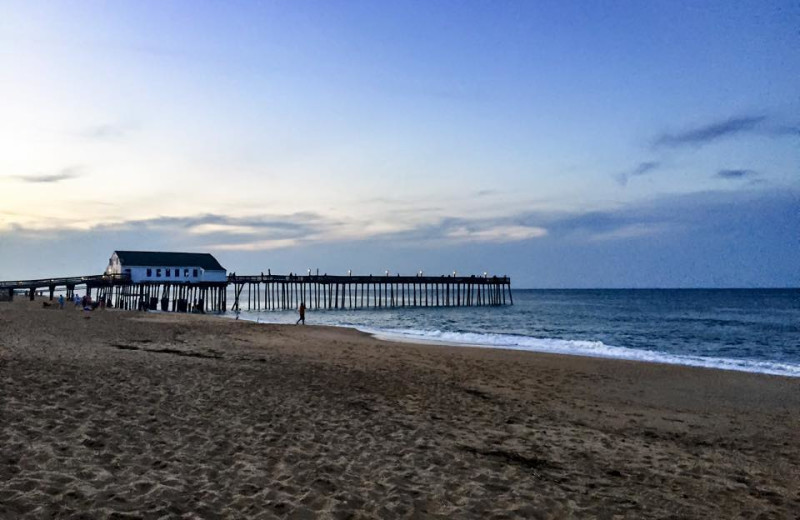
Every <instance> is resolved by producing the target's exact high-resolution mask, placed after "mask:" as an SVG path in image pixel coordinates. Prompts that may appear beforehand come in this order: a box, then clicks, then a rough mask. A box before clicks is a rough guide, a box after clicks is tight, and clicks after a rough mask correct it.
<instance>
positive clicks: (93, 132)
mask: <svg viewBox="0 0 800 520" xmlns="http://www.w3.org/2000/svg"><path fill="white" fill-rule="evenodd" d="M136 128H137V125H135V124H133V123H106V124H102V125H95V126H90V127H88V128H86V129H85V130H84V131H82V132H81V135H82V136H83V137H85V138H87V139H94V140H98V141H116V140H118V139H122V138H124V137H126V136H127V135H129V134H130V133H131V132H132V131H133V130H135V129H136Z"/></svg>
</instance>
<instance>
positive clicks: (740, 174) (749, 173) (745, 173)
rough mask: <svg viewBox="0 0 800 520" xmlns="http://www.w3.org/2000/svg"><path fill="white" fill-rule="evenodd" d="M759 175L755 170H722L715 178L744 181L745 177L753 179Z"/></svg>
mask: <svg viewBox="0 0 800 520" xmlns="http://www.w3.org/2000/svg"><path fill="white" fill-rule="evenodd" d="M755 175H758V173H756V172H755V171H753V170H720V171H718V172H717V173H716V174H715V175H714V177H716V178H718V179H743V178H745V177H753V176H755Z"/></svg>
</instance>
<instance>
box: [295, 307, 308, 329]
mask: <svg viewBox="0 0 800 520" xmlns="http://www.w3.org/2000/svg"><path fill="white" fill-rule="evenodd" d="M297 312H299V313H300V317H299V318H297V321H296V322H294V324H295V325H297V324H298V323H300V322H301V321H302V322H303V325H305V324H306V302H300V307H298V308H297Z"/></svg>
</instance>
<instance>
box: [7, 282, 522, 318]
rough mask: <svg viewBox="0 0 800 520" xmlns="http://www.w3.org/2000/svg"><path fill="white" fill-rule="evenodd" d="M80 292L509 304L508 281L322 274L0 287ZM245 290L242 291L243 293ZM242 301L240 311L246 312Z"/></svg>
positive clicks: (161, 298) (116, 300)
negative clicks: (230, 290)
mask: <svg viewBox="0 0 800 520" xmlns="http://www.w3.org/2000/svg"><path fill="white" fill-rule="evenodd" d="M79 286H80V287H83V288H84V292H85V294H86V295H88V296H90V297H91V298H92V299H93V300H94V301H97V302H100V301H102V302H103V303H104V304H105V305H107V306H109V307H115V308H120V309H127V310H161V311H172V312H192V311H196V312H225V311H227V310H228V293H229V291H228V287H229V286H230V287H231V288H232V292H233V301H232V306H231V310H233V311H240V310H245V309H246V310H257V311H262V310H264V311H267V310H270V311H271V310H287V309H296V308H297V307H298V306H299V305H300V303H304V304H305V306H306V308H307V309H331V310H334V309H366V308H373V309H380V308H398V307H473V306H487V305H513V304H514V299H513V296H512V294H511V280H510V278H508V277H507V276H503V277H498V276H491V277H489V276H475V275H473V276H400V275H395V276H389V275H386V276H373V275H368V276H363V275H360V276H349V275H348V276H329V275H308V276H299V275H273V274H266V275H264V274H261V275H246V276H241V275H236V274H235V273H234V274H231V275H229V276H228V279H227V281H223V282H200V283H191V282H168V281H164V282H156V281H149V282H140V283H132V282H131V280H130V279H129V278H128V277H126V276H124V275H91V276H76V277H64V278H45V279H37V280H17V281H0V291H2V292H3V293H4V294H7V295H8V297H9V299H12V298H13V297H14V294H15V293H18V292H21V291H22V292H26V293H27V294H28V296H29V297H30V299H31V300H33V299H34V297H35V294H36V293H37V292H40V293H41V292H45V291H46V293H47V294H48V296H49V298H50V300H53V299H54V295H55V291H56V290H57V289H61V288H63V289H64V290H65V292H66V297H67V298H68V299H71V298H72V297H73V295H74V294H75V290H76V287H79ZM245 289H246V291H245ZM245 302H246V307H245Z"/></svg>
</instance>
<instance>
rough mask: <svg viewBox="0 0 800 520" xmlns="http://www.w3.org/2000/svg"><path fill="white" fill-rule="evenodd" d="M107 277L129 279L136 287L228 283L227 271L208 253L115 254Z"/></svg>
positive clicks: (109, 263)
mask: <svg viewBox="0 0 800 520" xmlns="http://www.w3.org/2000/svg"><path fill="white" fill-rule="evenodd" d="M106 274H121V275H127V276H129V277H130V279H131V281H132V282H133V283H141V282H157V283H203V282H205V283H209V282H217V283H219V282H226V281H227V280H228V273H227V271H226V270H225V268H224V267H222V266H221V265H220V264H219V262H217V259H216V258H214V257H213V256H211V255H210V254H208V253H157V252H150V251H114V254H113V255H111V258H110V259H109V261H108V267H106Z"/></svg>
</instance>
